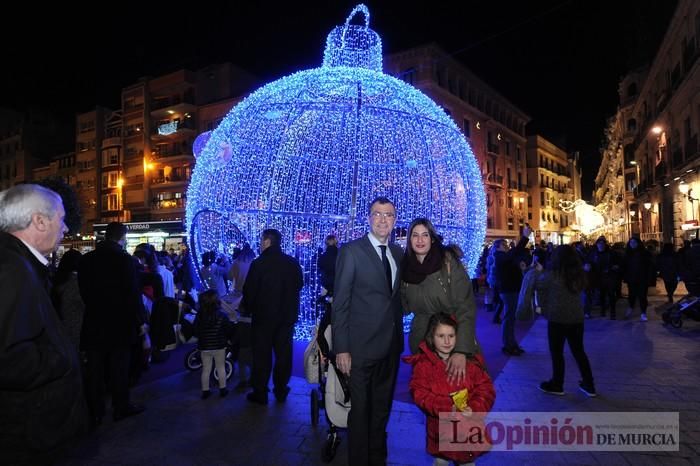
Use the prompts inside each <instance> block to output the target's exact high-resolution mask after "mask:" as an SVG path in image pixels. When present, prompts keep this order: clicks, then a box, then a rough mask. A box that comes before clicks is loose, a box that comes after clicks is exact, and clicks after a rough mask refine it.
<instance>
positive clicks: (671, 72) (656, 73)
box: [596, 0, 700, 246]
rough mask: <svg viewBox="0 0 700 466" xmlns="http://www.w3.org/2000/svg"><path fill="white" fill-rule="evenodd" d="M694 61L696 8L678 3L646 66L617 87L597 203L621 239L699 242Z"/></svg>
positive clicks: (699, 42)
mask: <svg viewBox="0 0 700 466" xmlns="http://www.w3.org/2000/svg"><path fill="white" fill-rule="evenodd" d="M699 55H700V4H699V3H698V2H694V1H692V0H681V1H679V3H678V6H677V8H676V11H675V13H674V15H673V17H672V19H671V22H670V25H669V27H668V29H667V31H666V34H665V36H664V39H663V41H662V43H661V45H660V47H659V49H658V51H657V53H656V56H655V58H654V60H653V61H652V63H651V64H650V65H649V66H648V67H647V68H645V69H643V70H637V71H634V72H632V73H630V74H628V75H627V76H625V77H624V78H623V79H622V81H621V82H620V90H619V92H620V107H619V109H618V112H617V114H616V115H615V117H614V118H613V119H612V120H611V123H610V125H609V127H608V130H607V133H608V136H609V137H608V145H607V147H606V149H605V151H604V152H603V164H601V169H600V171H599V173H598V177H597V178H596V199H597V200H598V201H599V202H609V203H612V205H613V208H612V209H611V215H613V216H618V215H619V216H620V218H621V219H622V220H620V222H621V223H624V224H625V225H626V227H625V231H626V234H627V235H631V234H639V235H640V236H641V237H642V239H644V240H657V241H659V242H673V243H675V244H676V246H680V245H681V244H682V242H683V240H685V239H689V238H691V237H696V236H697V235H698V231H699V230H700V227H699V226H698V220H699V219H700V212H699V211H698V203H699V202H698V198H700V178H698V170H699V169H700V150H699V146H698V131H699V130H700V64H699V63H700V61H699V60H698V56H699ZM606 162H607V163H610V162H612V163H614V165H615V167H617V169H616V170H615V172H614V176H613V177H611V176H609V175H607V174H606V173H605V169H606V165H605V164H606ZM620 168H621V169H620ZM621 181H622V182H623V183H624V185H623V186H624V196H623V195H622V192H623V189H622V188H620V182H621ZM621 213H622V215H620V214H621Z"/></svg>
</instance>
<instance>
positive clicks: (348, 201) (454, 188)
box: [187, 5, 486, 338]
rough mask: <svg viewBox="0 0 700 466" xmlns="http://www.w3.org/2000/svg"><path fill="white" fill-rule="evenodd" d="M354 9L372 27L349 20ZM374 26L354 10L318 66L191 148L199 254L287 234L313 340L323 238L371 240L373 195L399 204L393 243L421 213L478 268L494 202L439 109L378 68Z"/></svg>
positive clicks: (260, 97) (276, 86)
mask: <svg viewBox="0 0 700 466" xmlns="http://www.w3.org/2000/svg"><path fill="white" fill-rule="evenodd" d="M356 13H363V14H364V17H365V24H364V25H352V24H350V19H351V18H352V17H353V16H354V15H355V14H356ZM368 23H369V11H368V10H367V8H366V7H365V6H364V5H358V7H356V8H355V10H353V12H352V13H351V15H350V16H349V17H348V19H347V21H346V23H345V24H344V25H342V26H338V27H336V28H335V29H333V31H331V33H330V34H329V36H328V39H327V42H326V50H325V52H324V62H323V66H322V67H320V68H316V69H311V70H306V71H301V72H298V73H295V74H292V75H290V76H287V77H284V78H281V79H279V80H277V81H274V82H272V83H270V84H267V85H266V86H264V87H262V88H261V89H259V90H257V91H256V92H254V93H253V94H251V95H250V96H249V97H248V98H246V99H245V100H243V101H242V102H241V103H239V104H238V105H237V106H236V107H234V108H233V109H232V110H231V112H230V113H229V114H228V115H227V116H226V118H225V119H224V120H223V121H222V122H221V124H220V125H219V127H217V128H216V129H215V130H213V131H212V132H211V133H210V134H208V135H207V136H203V137H202V140H200V142H199V143H197V142H196V143H195V146H198V147H197V149H196V150H195V153H196V154H197V156H198V157H197V165H196V168H195V170H194V172H193V175H192V182H191V184H190V187H189V191H188V203H187V224H188V226H189V228H190V231H191V232H192V233H193V237H194V238H195V241H194V244H192V250H193V253H194V254H195V255H196V256H197V257H199V256H200V255H201V254H202V253H203V252H205V251H207V250H217V251H219V252H222V253H223V252H228V251H229V250H230V249H231V245H232V242H233V244H240V243H241V242H243V241H248V242H250V243H251V245H255V244H257V242H258V238H259V235H260V232H261V231H262V230H263V229H265V228H277V229H278V230H280V231H281V232H282V234H283V248H284V250H285V251H286V252H287V253H288V254H290V255H292V256H294V257H296V258H297V259H298V260H299V261H300V263H301V264H302V267H303V269H304V275H305V276H304V278H305V286H304V289H303V291H302V309H301V310H300V315H299V325H298V326H297V327H298V328H297V333H296V337H297V338H309V337H310V329H311V328H312V327H313V324H314V323H315V321H316V318H317V317H318V313H317V309H316V307H315V305H314V302H315V298H316V296H317V294H318V291H319V284H318V280H317V277H318V274H317V270H316V259H317V257H318V252H319V247H321V246H322V245H323V242H324V238H325V237H326V235H328V234H335V235H337V236H338V238H339V240H340V241H341V243H342V242H345V241H348V240H350V239H354V238H357V237H359V236H361V235H363V234H364V233H365V232H366V231H367V214H368V204H369V202H370V201H371V200H372V199H373V198H375V197H376V196H386V197H388V198H389V199H391V200H392V201H393V202H394V203H395V204H396V207H397V211H398V220H397V224H396V225H397V230H396V232H397V240H399V241H405V234H406V231H405V230H406V227H407V226H408V224H409V223H410V222H411V221H412V220H413V219H414V218H416V217H428V218H430V219H431V220H432V221H433V223H434V224H435V226H436V228H438V230H439V231H440V233H441V234H443V235H444V236H445V239H446V240H447V241H448V242H453V243H456V244H458V245H459V246H460V247H462V249H463V250H464V251H465V254H466V257H465V264H466V265H467V269H468V270H469V271H470V273H471V272H473V271H474V270H475V269H476V264H477V261H478V259H479V255H480V253H481V247H482V244H483V239H484V234H485V230H486V203H485V199H484V197H485V196H484V188H483V185H482V181H481V173H480V170H479V167H478V165H477V162H476V159H475V157H474V154H473V153H472V151H471V148H470V147H469V144H468V143H467V141H466V140H465V138H464V136H463V134H462V133H461V131H460V129H459V128H458V127H457V126H456V125H455V124H454V122H453V121H452V120H451V119H450V118H449V116H447V115H446V114H445V112H444V111H443V110H442V109H441V108H440V107H439V106H437V105H436V104H435V103H434V102H433V101H432V100H431V99H430V98H428V97H427V96H426V95H425V94H423V93H421V92H420V91H418V90H417V89H415V88H414V87H412V86H410V85H408V84H406V83H405V82H403V81H400V80H398V79H396V78H393V77H391V76H389V75H387V74H384V73H383V72H382V68H381V67H382V50H381V39H380V38H379V36H378V35H377V34H376V32H374V31H373V30H371V29H370V28H369V24H368ZM198 139H199V138H198ZM199 146H203V147H199ZM206 210H211V211H212V212H206V213H205V214H204V215H197V214H198V213H200V212H202V211H206ZM195 217H196V218H195Z"/></svg>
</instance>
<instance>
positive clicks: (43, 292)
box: [0, 184, 87, 465]
mask: <svg viewBox="0 0 700 466" xmlns="http://www.w3.org/2000/svg"><path fill="white" fill-rule="evenodd" d="M64 216H65V211H64V209H63V202H62V201H61V198H60V196H59V195H58V194H56V193H55V192H53V191H51V190H49V189H46V188H44V187H41V186H38V185H33V184H21V185H17V186H15V187H13V188H10V189H8V190H6V191H3V192H0V231H1V232H0V413H1V414H0V452H2V453H0V463H3V464H31V465H37V464H53V462H55V461H56V460H57V453H58V452H59V451H60V450H61V449H62V448H63V447H65V446H66V445H67V444H68V442H69V441H70V440H71V439H73V438H75V436H76V435H78V434H79V433H81V432H82V431H83V430H84V428H85V427H86V419H87V416H86V412H85V399H84V394H83V385H82V378H81V375H80V364H79V362H78V354H77V352H76V351H75V348H74V347H73V345H72V344H71V341H70V339H69V338H68V335H67V334H66V333H65V331H64V330H63V326H62V324H61V321H60V320H59V318H58V313H57V312H56V310H55V309H54V308H53V306H52V304H51V299H50V297H49V289H48V288H49V270H48V267H47V265H48V262H49V261H48V260H47V259H46V257H45V256H47V255H48V254H51V253H52V252H53V251H54V250H55V249H56V246H57V245H58V243H59V242H60V240H61V239H62V238H63V233H64V232H65V231H66V226H65V224H64V223H63V218H64Z"/></svg>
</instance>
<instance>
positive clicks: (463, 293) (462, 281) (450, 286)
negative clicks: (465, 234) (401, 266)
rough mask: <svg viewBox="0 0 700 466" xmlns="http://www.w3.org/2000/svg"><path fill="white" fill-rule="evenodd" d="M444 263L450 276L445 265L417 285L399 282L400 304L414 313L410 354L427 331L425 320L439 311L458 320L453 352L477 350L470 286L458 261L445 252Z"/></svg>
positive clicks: (474, 312) (409, 340) (474, 307)
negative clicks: (448, 268)
mask: <svg viewBox="0 0 700 466" xmlns="http://www.w3.org/2000/svg"><path fill="white" fill-rule="evenodd" d="M445 260H446V261H449V264H450V271H449V273H448V271H447V262H445V265H443V266H442V268H441V269H440V270H438V271H437V272H434V273H432V274H430V275H428V276H427V277H425V280H423V281H422V282H420V283H418V284H411V283H406V282H402V283H401V303H402V305H403V307H404V309H405V311H406V312H412V313H413V314H414V317H413V321H412V322H411V333H410V334H409V337H408V344H409V346H410V347H411V353H416V352H417V351H418V345H419V344H420V342H421V341H423V337H424V336H425V331H426V330H427V329H428V321H429V320H430V318H431V317H432V316H433V314H436V313H438V312H446V313H447V314H450V315H454V316H455V318H456V319H457V344H456V346H455V351H457V352H460V353H464V354H472V353H476V352H477V350H478V344H477V343H476V304H475V303H474V291H473V288H472V284H471V283H470V281H469V276H468V275H467V271H466V270H464V266H463V265H462V263H461V262H460V261H459V260H457V259H455V258H454V256H453V255H452V254H450V253H446V255H445Z"/></svg>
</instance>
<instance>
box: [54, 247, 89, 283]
mask: <svg viewBox="0 0 700 466" xmlns="http://www.w3.org/2000/svg"><path fill="white" fill-rule="evenodd" d="M81 257H83V255H82V254H80V251H78V250H77V249H69V250H67V251H66V252H65V253H63V256H61V261H60V262H59V263H58V270H56V276H55V277H54V280H53V283H54V285H62V284H63V283H65V282H66V281H67V280H68V278H69V277H70V275H71V273H72V272H77V271H78V264H80V258H81Z"/></svg>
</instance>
